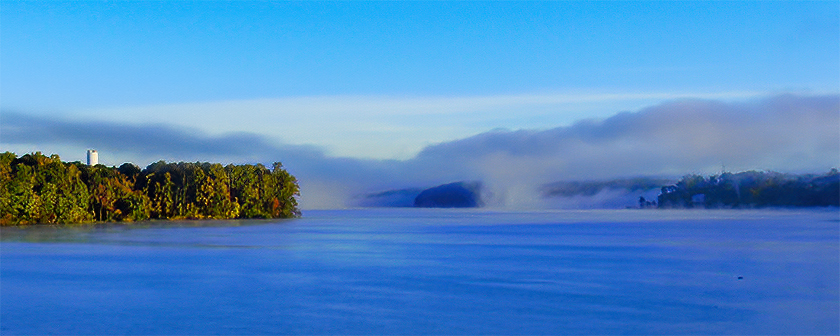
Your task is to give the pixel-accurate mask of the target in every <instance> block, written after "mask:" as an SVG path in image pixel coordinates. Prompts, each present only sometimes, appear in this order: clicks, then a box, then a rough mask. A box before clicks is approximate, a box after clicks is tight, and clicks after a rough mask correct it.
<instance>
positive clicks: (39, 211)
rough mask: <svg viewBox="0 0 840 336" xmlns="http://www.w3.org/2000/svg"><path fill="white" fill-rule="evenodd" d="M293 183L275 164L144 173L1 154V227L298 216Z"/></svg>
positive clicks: (199, 165)
mask: <svg viewBox="0 0 840 336" xmlns="http://www.w3.org/2000/svg"><path fill="white" fill-rule="evenodd" d="M299 196H300V189H299V187H298V183H297V180H296V179H295V177H294V176H292V175H291V174H289V173H288V172H287V171H286V170H285V169H283V165H282V164H281V163H279V162H275V163H274V164H273V167H272V169H268V168H266V167H265V166H263V165H261V164H256V165H248V164H245V165H232V164H230V165H227V166H222V165H221V164H218V163H207V162H195V163H187V162H179V163H166V162H164V161H158V162H155V163H152V164H150V165H149V166H147V167H146V168H145V169H140V167H138V166H136V165H134V164H131V163H125V164H123V165H121V166H120V167H119V168H116V167H106V166H104V165H101V164H98V165H95V166H89V165H86V164H83V163H81V162H78V161H77V162H63V161H61V159H60V158H59V156H58V155H55V154H53V155H51V156H46V155H43V154H41V153H40V152H36V153H32V154H25V155H23V156H21V157H17V155H16V154H14V153H11V152H5V153H2V154H0V225H23V224H36V223H50V224H53V223H54V224H66V223H87V222H111V221H117V222H120V221H122V222H130V221H140V220H148V219H233V218H289V217H298V216H300V210H299V209H298V204H297V197H299Z"/></svg>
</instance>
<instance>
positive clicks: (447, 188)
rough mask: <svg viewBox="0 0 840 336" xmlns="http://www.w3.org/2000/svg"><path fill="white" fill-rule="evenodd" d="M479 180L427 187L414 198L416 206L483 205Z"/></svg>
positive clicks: (468, 206) (463, 206)
mask: <svg viewBox="0 0 840 336" xmlns="http://www.w3.org/2000/svg"><path fill="white" fill-rule="evenodd" d="M480 195H481V183H480V182H455V183H449V184H444V185H440V186H437V187H434V188H429V189H426V190H423V191H422V192H420V194H419V195H417V197H416V198H415V199H414V206H415V207H418V208H475V207H480V206H482V205H483V203H482V201H481V196H480Z"/></svg>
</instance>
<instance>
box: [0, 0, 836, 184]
mask: <svg viewBox="0 0 840 336" xmlns="http://www.w3.org/2000/svg"><path fill="white" fill-rule="evenodd" d="M838 41H840V4H838V2H836V1H813V2H811V1H679V2H668V1H598V2H588V1H557V2H527V1H526V2H495V1H494V2H472V1H469V2H447V1H436V2H356V1H349V2H311V1H302V2H269V1H259V2H258V1H230V2H208V1H195V2H193V1H163V2H154V1H137V2H134V1H84V2H60V1H47V2H28V1H27V2H17V1H5V0H4V1H2V2H0V108H1V109H2V114H0V127H2V128H0V131H2V132H0V146H2V147H3V148H4V149H5V150H12V151H15V152H18V153H24V152H29V151H34V150H41V151H44V152H55V153H58V154H60V155H61V156H62V158H64V159H65V160H82V159H83V158H84V149H86V148H91V147H95V148H98V149H99V150H100V152H101V154H100V156H101V160H102V161H103V162H104V163H106V164H111V165H119V164H121V163H122V162H126V161H130V162H135V163H137V164H139V165H141V166H145V165H146V164H148V163H150V162H153V161H156V160H158V159H165V160H168V161H180V160H187V161H190V160H201V161H214V160H215V161H222V162H254V161H257V162H265V163H269V162H271V161H272V160H282V161H284V162H287V167H289V168H290V170H293V169H295V167H293V166H294V165H295V164H296V165H297V166H298V167H308V168H312V169H313V170H319V171H324V172H326V173H324V174H323V175H329V174H331V173H330V171H331V169H334V170H340V169H339V168H336V167H337V166H334V165H338V164H339V163H336V162H341V163H343V164H346V163H347V162H348V161H347V160H351V161H352V162H353V164H358V165H359V167H362V166H364V167H365V168H364V169H361V168H360V170H359V171H356V172H352V174H357V175H358V176H362V175H364V174H369V175H370V176H382V171H383V170H387V169H390V170H391V171H395V168H393V167H391V166H388V165H392V164H400V163H402V164H416V165H418V166H419V165H421V164H420V163H418V162H419V161H418V160H420V157H418V154H419V153H428V152H430V151H432V150H431V148H432V147H435V146H441V145H443V146H444V147H446V145H447V144H457V143H461V142H459V141H462V140H464V139H471V138H473V137H476V136H479V137H480V136H481V135H482V134H486V132H490V133H491V134H496V133H498V132H507V133H505V134H508V135H511V136H512V135H522V134H525V133H527V134H531V135H533V136H541V135H540V134H544V133H540V132H548V131H551V130H554V129H564V128H565V129H569V130H572V129H576V128H579V127H582V126H581V125H583V124H586V123H591V122H603V121H605V120H616V119H610V118H615V117H616V116H620V115H622V114H621V113H623V112H630V113H636V115H637V116H639V118H644V117H645V115H646V113H659V112H657V111H660V110H661V109H662V108H663V107H671V108H675V110H673V111H668V112H662V113H664V114H663V115H667V116H668V118H672V119H668V120H672V121H671V122H672V124H669V125H670V126H671V127H674V126H680V125H679V124H678V123H680V122H686V121H685V120H686V119H685V117H684V116H683V114H685V113H683V112H679V111H682V110H679V109H678V108H677V106H683V105H680V103H679V102H684V101H691V102H694V103H696V104H698V105H697V106H701V105H702V106H704V107H702V108H701V107H697V108H698V109H704V108H705V109H706V110H708V111H709V112H708V113H709V114H710V115H712V114H714V113H717V112H716V111H720V110H726V111H736V112H732V113H736V114H737V113H744V115H751V116H753V117H755V118H757V119H756V120H761V122H763V124H761V125H763V126H761V127H764V128H761V129H764V130H775V129H777V128H776V127H782V126H784V125H770V124H767V122H766V121H768V120H776V119H773V118H772V116H774V115H783V114H784V113H783V112H780V111H783V110H784V111H788V110H789V111H788V112H790V113H794V114H796V113H798V115H802V116H803V118H802V119H804V120H812V119H813V120H817V121H815V122H814V123H803V124H801V125H799V126H800V127H802V128H801V129H796V130H794V131H793V133H791V134H809V135H808V136H811V137H812V138H808V139H804V138H803V139H799V138H798V137H796V136H794V137H792V138H791V139H789V143H788V144H780V145H779V146H776V147H773V148H787V149H785V150H787V151H790V150H791V149H790V148H802V151H803V152H804V153H810V154H808V155H805V156H796V155H793V154H790V153H787V152H784V153H782V152H779V150H775V151H774V150H770V149H767V150H766V151H765V152H762V153H760V154H761V155H757V156H748V155H747V156H744V158H743V159H739V157H738V156H737V155H734V154H733V155H728V156H727V155H721V156H720V157H713V156H710V157H705V156H698V158H702V160H706V161H707V162H700V161H702V160H700V161H697V160H694V161H692V160H686V161H680V163H679V164H677V163H675V164H673V165H670V166H667V167H666V166H656V165H651V166H645V165H644V164H642V163H640V166H636V167H627V170H626V171H615V172H612V174H613V175H622V174H625V175H626V174H641V173H644V172H647V173H649V174H675V173H677V172H678V171H684V172H685V171H698V172H705V171H706V169H711V168H709V167H720V166H721V165H722V164H726V163H727V162H723V161H729V163H730V164H729V166H733V167H739V168H744V169H775V170H783V171H785V170H787V171H802V170H809V169H810V170H821V169H828V168H830V167H832V166H837V163H838V161H840V153H838V152H840V150H838V149H837V148H836V147H837V146H835V145H834V144H832V143H833V141H834V139H835V138H837V137H838V135H837V134H836V133H838V132H840V131H838V130H837V129H838V128H840V125H836V123H837V121H836V118H834V114H837V113H840V108H838V107H837V106H836V104H832V103H831V102H833V101H834V100H835V99H836V98H837V95H840V42H838ZM780 95H781V96H783V97H784V96H785V95H794V98H791V99H789V100H785V99H781V100H779V99H777V98H773V97H779V96H780ZM810 97H817V98H814V99H816V100H813V99H811V98H810ZM800 98H801V99H800ZM809 99H811V100H809ZM821 99H828V101H829V103H828V104H825V103H824V102H823V100H821ZM779 101H785V102H788V103H790V102H796V104H800V103H801V104H805V105H807V106H808V107H804V106H805V105H803V106H799V107H797V106H794V107H790V108H789V109H788V110H785V109H783V108H781V107H778V106H777V105H773V104H770V103H768V102H779ZM817 101H819V102H817ZM709 102H714V103H715V104H722V105H714V104H712V105H714V106H718V107H720V108H717V107H709V106H712V105H709V104H708V103H709ZM750 104H752V105H750ZM791 104H793V103H791ZM758 106H765V107H766V106H775V107H773V108H771V110H773V109H775V110H774V111H776V112H767V115H768V116H767V117H766V118H765V117H764V116H763V115H762V114H754V113H753V112H752V111H753V110H754V109H755V108H757V107H758ZM814 106H819V108H822V109H823V110H820V111H819V113H817V112H813V111H814V110H815V109H816V108H815V107H814ZM680 108H682V107H680ZM825 109H827V111H828V112H827V114H826V111H825ZM689 110H692V111H693V109H689ZM737 111H740V112H737ZM791 111H792V112H791ZM812 112H813V113H812ZM750 113H753V114H750ZM785 113H787V112H785ZM812 114H813V116H812ZM826 115H827V116H828V117H827V118H828V119H825V118H826V117H825V116H826ZM785 118H786V117H785ZM785 118H782V117H779V118H777V119H778V120H788V119H785ZM820 118H822V119H823V120H822V121H821V122H820V121H819V120H818V119H820ZM666 119H667V118H666ZM719 119H720V118H719ZM732 120H738V121H739V122H746V123H747V125H743V127H750V125H749V123H751V122H752V121H749V120H747V121H744V120H746V119H743V118H742V116H735V117H733V119H732ZM709 122H710V123H715V122H716V121H709ZM39 123H40V124H41V126H33V125H35V124H39ZM788 123H790V122H789V120H788ZM826 123H827V125H828V126H829V127H828V128H826V129H825V130H823V131H822V132H823V133H819V132H813V128H814V127H821V126H820V125H822V126H824V125H826ZM43 125H48V126H49V127H53V128H49V127H46V126H43ZM726 125H729V124H726ZM726 125H724V124H721V125H718V126H719V127H718V128H713V129H709V131H708V132H710V133H703V134H697V137H698V138H697V139H695V140H691V141H689V140H685V141H688V142H686V146H689V147H691V146H698V147H697V148H699V149H703V150H705V149H706V148H705V147H708V141H707V140H703V139H708V138H709V137H713V136H716V135H719V134H721V133H722V132H724V129H725V128H726V127H730V126H726ZM815 125H816V126H815ZM42 126H43V127H42ZM682 126H685V125H682ZM94 127H99V128H111V129H121V130H125V132H128V133H131V132H133V131H132V130H137V132H138V134H150V136H152V137H153V136H154V135H160V134H168V135H170V136H173V137H179V139H183V141H182V142H183V143H190V144H192V145H190V147H189V148H191V149H192V150H191V151H189V152H187V151H181V150H174V149H173V150H169V151H168V150H167V149H166V148H167V147H165V146H164V147H153V146H147V145H146V144H144V143H143V141H135V142H133V143H129V142H121V141H120V139H118V138H117V139H114V138H108V139H104V138H102V137H99V138H97V137H95V136H92V135H91V134H93V133H91V134H86V135H78V136H75V137H74V135H73V134H75V133H85V132H87V131H89V130H90V129H91V128H94ZM663 127H664V126H663ZM756 127H758V126H756ZM832 127H833V128H832ZM34 129H38V131H39V132H48V133H49V134H42V136H24V135H26V134H35V133H33V132H34V131H33V130H34ZM68 130H71V131H75V132H65V131H68ZM728 131H730V132H731V129H729V130H728ZM154 132H158V133H154ZM494 132H495V133H494ZM523 132H524V133H523ZM604 132H609V130H604ZM797 132H798V133H797ZM58 134H62V136H63V138H62V137H59V136H58ZM88 135H90V136H88ZM181 136H183V137H181ZM640 136H642V135H640ZM513 138H515V137H513ZM561 138H563V137H561ZM236 139H245V140H242V141H246V142H247V141H253V142H254V145H253V146H250V147H248V146H246V148H251V149H253V150H252V151H240V152H232V151H221V150H220V151H214V150H213V148H210V146H216V147H218V146H219V144H220V143H221V142H220V141H223V140H224V141H235V140H236ZM563 139H566V138H563ZM628 139H629V138H628ZM633 139H636V140H633ZM751 140H754V139H753V138H742V139H739V140H738V141H739V142H744V143H752V141H751ZM464 141H466V140H464ZM511 141H513V140H511ZM557 141H560V140H557ZM564 141H568V139H566V140H564ZM733 141H735V139H733ZM467 142H469V141H467ZM640 143H641V142H639V141H638V138H632V139H629V140H627V139H625V140H622V142H621V144H620V145H616V146H618V147H615V148H624V151H625V152H627V153H636V151H642V152H646V151H649V150H648V149H644V148H637V147H634V146H637V145H639V144H640ZM202 144H205V147H202ZM634 144H635V145H634ZM555 145H558V146H568V143H563V144H559V143H558V144H555ZM177 146H179V144H177V143H175V144H172V145H171V146H170V147H177ZM701 147H702V148H701ZM729 147H731V146H729ZM185 148H186V147H185ZM226 148H227V147H226ZM231 148H233V147H231ZM260 148H261V150H260ZM436 148H439V147H436ZM610 148H613V147H610ZM615 148H613V149H611V150H614V149H615ZM692 148H693V147H692ZM692 148H687V149H686V150H688V151H691V150H692ZM750 148H753V147H750ZM756 148H757V147H756ZM762 148H764V147H762ZM699 149H698V150H699ZM753 149H755V148H753ZM601 150H604V151H605V152H609V150H605V149H604V148H602V147H598V146H597V145H596V144H589V143H587V144H585V146H584V145H581V147H580V148H578V151H574V153H583V152H586V153H591V152H599V151H601ZM727 150H729V149H728V148H721V149H718V150H717V151H712V152H726V151H727ZM745 150H746V149H745ZM189 153H193V154H192V155H190V154H189ZM295 153H297V154H295ZM301 153H308V154H305V155H304V154H301ZM453 155H456V154H453ZM278 156H279V157H278ZM742 156H743V155H742ZM826 157H828V158H827V159H826ZM319 160H320V161H319ZM330 160H338V161H330ZM342 160H344V161H342ZM592 160H593V161H592V162H599V161H598V160H604V158H596V157H593V158H592ZM316 161H317V162H316ZM449 161H453V160H452V159H451V158H450V159H445V160H442V161H441V162H449ZM330 162H331V163H330ZM423 164H426V165H432V163H430V162H425V163H423ZM523 164H524V163H523ZM331 165H333V166H331ZM316 166H317V167H320V168H318V169H315V168H313V167H316ZM386 166H387V167H386ZM330 167H333V168H330ZM388 167H390V168H388ZM308 168H307V169H308ZM297 169H298V170H299V171H301V170H304V169H303V168H297ZM564 169H565V168H563V167H562V164H558V163H557V162H553V163H552V166H550V167H549V166H546V167H542V168H541V169H540V171H541V172H545V171H553V172H554V173H552V174H546V175H545V178H546V179H552V178H557V177H556V176H574V177H576V178H585V177H586V176H583V175H580V174H578V175H575V174H573V173H571V171H570V170H568V169H565V170H564ZM397 170H399V169H397ZM362 171H364V173H362ZM451 171H458V170H457V169H454V168H453V169H451ZM332 173H334V171H333V172H332ZM301 174H303V175H306V174H307V173H306V172H303V171H301ZM352 174H351V175H352ZM593 174H594V175H593V176H596V175H597V176H600V177H606V176H607V175H609V174H607V173H606V172H603V173H598V174H595V173H593ZM406 176H412V177H414V178H418V179H419V178H420V176H419V175H411V174H407V175H406ZM314 178H315V177H313V179H314ZM447 178H471V176H469V174H460V175H459V174H456V173H453V174H452V175H451V176H449V177H447ZM358 180H359V182H358V183H357V187H358V186H362V185H365V181H366V180H365V179H364V178H361V177H360V178H359V179H358ZM427 180H428V182H429V183H431V182H434V179H433V178H428V179H427ZM395 181H396V179H395ZM441 182H447V181H441ZM393 184H395V185H396V184H400V183H398V182H394V183H393ZM402 184H406V182H402ZM377 187H384V186H380V185H377ZM348 188H349V187H348ZM359 188H361V189H364V188H366V187H359ZM367 188H368V189H369V188H373V187H371V186H369V187H367Z"/></svg>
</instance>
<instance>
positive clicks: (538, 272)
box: [0, 209, 840, 335]
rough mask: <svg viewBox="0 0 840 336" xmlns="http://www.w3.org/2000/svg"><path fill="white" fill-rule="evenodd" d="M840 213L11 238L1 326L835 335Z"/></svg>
mask: <svg viewBox="0 0 840 336" xmlns="http://www.w3.org/2000/svg"><path fill="white" fill-rule="evenodd" d="M838 214H840V213H839V212H838V211H837V209H828V210H825V209H818V210H796V211H794V210H761V211H759V210H742V211H735V210H720V211H717V210H714V211H713V210H708V211H706V210H704V211H688V210H683V211H659V210H648V211H645V210H590V211H539V212H509V211H488V210H461V209H446V210H441V209H360V210H334V211H306V212H304V217H303V218H300V219H294V220H253V221H188V222H146V223H135V224H130V225H119V224H107V225H84V226H72V227H50V226H38V227H26V228H3V229H2V231H0V237H2V245H0V332H2V334H3V335H17V334H39V335H40V334H62V335H78V334H85V335H91V334H96V335H106V334H142V335H176V334H191V335H196V334H197V335H207V334H236V335H242V334H504V335H513V334H838V333H840V322H838V320H840V308H839V307H840V303H839V302H840V293H838V288H840V260H839V259H840V243H839V242H840V216H838Z"/></svg>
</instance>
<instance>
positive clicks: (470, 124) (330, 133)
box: [72, 92, 755, 159]
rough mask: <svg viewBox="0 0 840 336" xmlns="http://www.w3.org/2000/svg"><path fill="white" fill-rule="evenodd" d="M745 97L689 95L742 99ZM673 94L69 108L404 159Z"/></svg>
mask: <svg viewBox="0 0 840 336" xmlns="http://www.w3.org/2000/svg"><path fill="white" fill-rule="evenodd" d="M754 95H755V94H754V93H750V92H723V93H707V94H699V95H698V94H694V95H691V96H692V97H703V98H730V99H731V98H743V97H750V96H754ZM681 96H685V95H681V94H674V93H574V94H553V93H546V94H519V95H497V96H475V97H378V96H325V97H296V98H281V99H256V100H240V101H222V102H204V103H185V104H170V105H155V106H139V107H119V108H108V109H91V110H83V111H74V112H73V113H72V114H73V117H74V118H76V119H77V120H103V121H111V122H119V123H133V124H148V123H165V124H168V125H173V126H179V127H185V128H190V129H198V130H200V131H202V132H206V133H208V134H214V135H221V134H225V133H230V132H249V133H255V134H259V135H262V136H267V137H269V138H271V139H274V140H276V141H278V142H281V143H285V144H297V145H303V144H310V145H317V146H320V147H322V148H324V149H325V150H326V153H327V154H328V155H331V156H339V157H358V158H374V159H408V158H411V157H413V156H414V155H415V154H417V153H418V152H419V151H420V150H422V149H423V148H424V147H425V146H428V145H431V144H435V143H441V142H446V141H451V140H456V139H460V138H463V137H466V136H470V135H473V134H477V133H480V132H484V131H486V130H488V129H494V128H505V129H520V128H528V129H540V128H546V127H548V126H550V127H556V126H565V125H570V124H571V123H572V122H574V121H577V120H580V119H586V118H604V117H607V116H609V115H612V114H614V113H615V112H616V111H622V110H633V109H638V108H641V107H643V106H646V105H650V104H653V103H654V102H656V101H660V100H662V99H673V98H676V97H681Z"/></svg>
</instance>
